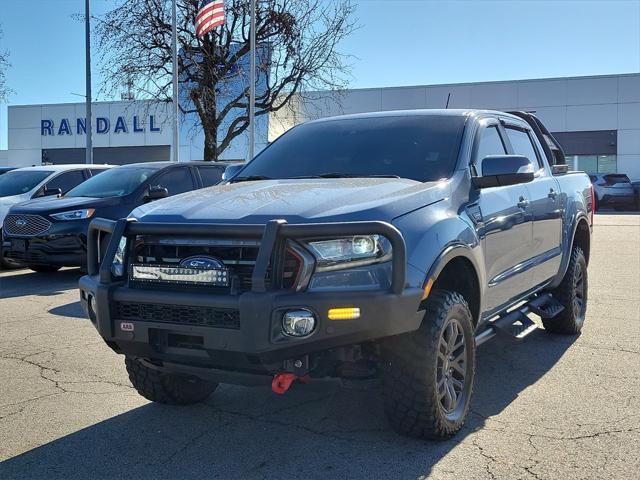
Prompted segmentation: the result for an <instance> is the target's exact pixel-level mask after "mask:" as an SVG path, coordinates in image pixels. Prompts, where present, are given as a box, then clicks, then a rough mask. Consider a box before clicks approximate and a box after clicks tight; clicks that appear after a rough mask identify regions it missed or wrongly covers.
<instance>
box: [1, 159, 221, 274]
mask: <svg viewBox="0 0 640 480" xmlns="http://www.w3.org/2000/svg"><path fill="white" fill-rule="evenodd" d="M225 167H226V165H225V164H221V163H213V162H189V163H172V162H149V163H137V164H131V165H123V166H120V167H116V168H112V169H110V170H108V171H106V172H104V173H102V174H100V175H97V176H95V177H93V178H91V179H89V180H87V181H86V182H84V183H82V184H81V185H78V186H77V187H75V188H73V189H72V190H70V191H69V192H68V193H67V194H66V195H64V196H62V197H59V198H44V199H36V200H30V201H27V202H23V203H20V204H18V205H15V206H13V207H12V208H11V209H10V210H9V213H8V215H7V217H6V218H5V220H4V226H3V229H2V231H3V243H2V247H3V248H2V254H3V256H4V257H5V258H7V259H10V260H13V261H18V262H20V263H22V264H24V265H27V266H28V267H29V268H31V269H32V270H35V271H37V272H48V271H55V270H58V269H60V268H61V267H65V266H84V265H85V264H86V239H87V229H88V227H89V222H90V221H91V220H92V219H93V218H95V217H103V218H110V219H118V218H122V217H126V216H127V215H128V214H129V212H131V211H132V210H133V209H134V208H136V207H138V206H140V205H142V204H144V203H146V202H150V201H152V200H156V199H159V198H164V197H168V196H171V195H177V194H179V193H184V192H188V191H191V190H196V189H199V188H203V187H208V186H211V185H215V184H216V183H218V182H219V181H220V180H221V178H222V174H223V173H224V170H225Z"/></svg>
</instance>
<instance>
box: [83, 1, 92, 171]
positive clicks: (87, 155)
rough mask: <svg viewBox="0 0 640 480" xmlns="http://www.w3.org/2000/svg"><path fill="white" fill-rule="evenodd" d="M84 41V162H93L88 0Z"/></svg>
mask: <svg viewBox="0 0 640 480" xmlns="http://www.w3.org/2000/svg"><path fill="white" fill-rule="evenodd" d="M84 37H85V38H84V41H85V79H86V82H87V85H86V97H87V98H86V101H85V103H86V106H87V114H86V117H87V118H86V119H85V131H86V135H87V144H86V149H85V162H86V163H88V164H92V163H93V139H92V136H91V133H92V131H91V125H92V123H93V122H92V121H91V17H90V11H89V0H85V1H84Z"/></svg>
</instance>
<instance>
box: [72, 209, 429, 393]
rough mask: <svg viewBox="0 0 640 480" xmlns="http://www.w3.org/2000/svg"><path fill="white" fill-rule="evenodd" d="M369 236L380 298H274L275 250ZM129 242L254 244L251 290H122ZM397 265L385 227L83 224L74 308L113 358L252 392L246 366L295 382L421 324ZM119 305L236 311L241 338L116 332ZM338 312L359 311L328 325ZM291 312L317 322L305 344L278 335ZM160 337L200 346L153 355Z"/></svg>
mask: <svg viewBox="0 0 640 480" xmlns="http://www.w3.org/2000/svg"><path fill="white" fill-rule="evenodd" d="M105 234H106V235H110V236H111V238H110V240H109V242H108V244H107V247H106V249H104V251H101V248H100V245H101V244H104V243H105V242H104V238H103V237H104V235H105ZM374 234H378V235H382V236H384V237H385V238H387V240H388V241H389V242H390V244H391V246H392V259H391V262H392V269H391V281H390V285H389V288H388V290H384V289H379V290H363V291H356V290H348V291H347V290H345V291H332V292H306V291H301V292H295V291H292V290H280V289H275V288H273V287H270V286H269V284H268V282H267V275H268V268H269V265H270V264H276V262H277V259H276V258H274V257H275V256H277V252H278V251H279V249H278V248H277V246H278V245H280V242H284V241H287V240H295V239H304V238H326V237H341V236H349V235H374ZM137 236H160V237H162V236H167V237H175V236H180V237H188V238H190V239H191V238H193V239H198V238H200V239H202V238H215V239H247V240H250V239H255V240H258V241H259V249H258V254H257V257H256V263H255V266H254V270H253V273H252V276H251V290H250V291H245V292H243V293H240V294H239V295H219V294H217V295H216V294H207V293H203V292H193V291H184V290H182V289H176V290H172V291H170V292H167V291H166V290H164V291H157V290H153V289H136V288H129V287H128V285H127V282H126V278H114V277H113V276H112V272H111V265H112V262H113V260H114V257H115V255H116V253H117V250H118V246H119V244H120V240H121V238H122V237H126V238H128V239H131V238H133V239H135V238H136V237H137ZM134 243H135V242H133V241H128V242H127V244H128V251H127V255H126V257H125V263H128V260H127V257H129V258H130V256H131V255H132V254H133V248H134ZM406 265H407V259H406V246H405V242H404V239H403V237H402V235H401V233H400V232H399V231H398V230H397V229H396V228H395V227H394V226H392V225H391V224H389V223H386V222H381V221H367V222H344V223H305V224H289V223H287V222H286V221H285V220H271V221H269V222H267V223H266V225H254V224H250V225H247V224H244V225H242V224H241V225H236V224H209V223H147V222H138V221H136V220H134V219H120V220H118V221H111V220H105V219H102V218H97V219H95V220H93V221H92V222H91V224H90V226H89V231H88V238H87V270H88V275H86V276H84V277H82V278H81V280H80V290H81V301H82V304H83V307H84V308H85V311H87V313H88V314H89V317H90V318H91V320H92V322H93V323H94V325H95V326H96V328H97V329H98V331H99V333H100V334H101V336H102V337H103V338H104V339H105V341H106V342H107V343H108V344H109V346H111V347H112V348H113V349H114V350H116V351H117V352H118V353H124V354H126V355H129V356H135V357H138V358H143V359H152V360H154V364H157V365H160V366H159V368H165V367H166V368H167V369H168V370H171V371H175V372H181V373H189V374H193V375H196V376H199V377H203V378H204V377H210V378H211V377H213V378H215V379H216V380H219V381H229V382H230V383H254V381H253V380H249V379H248V377H251V372H255V370H254V367H258V366H259V367H260V368H261V369H262V370H263V371H266V372H268V373H270V374H274V373H277V372H282V371H285V372H291V373H295V374H296V375H300V376H302V375H305V374H306V373H308V371H309V368H310V364H309V354H310V353H313V352H321V351H325V350H329V349H333V348H336V347H341V346H348V345H353V344H357V343H362V342H367V341H371V340H375V339H376V338H381V337H386V336H390V335H395V334H400V333H404V332H407V331H411V330H415V329H417V328H418V327H419V325H420V322H421V320H422V312H420V311H419V308H418V307H419V305H420V299H421V295H422V290H421V289H419V288H406V287H405V282H406ZM126 275H127V273H126V269H125V277H126ZM123 301H124V302H131V301H135V302H139V303H143V304H144V303H149V304H164V305H192V306H198V307H214V308H234V309H237V310H238V311H239V315H240V329H239V330H228V329H227V330H225V329H217V328H212V327H205V326H197V325H182V324H180V325H177V324H176V325H174V324H166V323H164V324H162V323H158V322H154V321H140V322H136V321H131V322H128V323H127V328H126V329H124V327H123V326H122V324H121V325H120V328H118V326H117V325H115V323H117V322H116V321H117V320H118V319H117V318H115V316H114V315H115V314H114V313H113V312H114V305H115V304H116V303H117V302H123ZM347 306H358V307H359V308H360V309H361V311H362V315H361V317H360V318H359V319H358V320H351V321H331V320H330V319H329V318H328V315H327V312H328V310H329V309H331V308H336V307H338V308H339V307H347ZM292 308H307V309H310V310H311V311H313V312H316V313H317V315H318V325H317V328H316V331H314V333H313V334H311V335H310V336H309V337H304V338H291V337H288V338H287V337H286V336H284V337H283V336H282V335H281V334H279V333H278V332H279V331H280V329H279V325H280V322H281V317H282V312H283V311H284V310H287V309H292ZM276 330H278V332H276ZM159 333H160V334H162V335H165V336H166V335H178V336H180V335H184V336H186V335H188V336H190V338H191V337H197V338H198V339H201V340H199V341H201V346H200V347H199V348H198V349H193V350H187V349H180V348H164V347H163V348H159V347H158V346H157V345H156V346H154V345H153V339H154V338H156V337H157V336H158V334H159ZM294 364H295V365H296V366H295V367H293V365H294ZM286 365H290V366H291V367H290V368H287V367H286ZM300 365H301V366H300ZM229 375H231V376H233V379H232V380H229ZM262 376H263V377H264V375H262ZM269 378H270V377H269Z"/></svg>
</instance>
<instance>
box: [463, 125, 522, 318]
mask: <svg viewBox="0 0 640 480" xmlns="http://www.w3.org/2000/svg"><path fill="white" fill-rule="evenodd" d="M503 135H504V133H503V129H502V126H501V125H500V123H499V122H498V121H497V120H496V119H488V120H485V121H484V124H481V128H480V130H479V132H478V134H477V136H476V139H475V145H474V149H473V150H474V154H473V155H472V157H473V163H474V165H475V169H476V173H477V175H482V159H483V158H484V157H486V156H488V155H504V154H506V153H507V148H506V146H505V145H506V142H505V141H504V140H503ZM476 193H477V196H478V197H477V204H476V205H475V209H476V210H475V212H476V214H475V215H472V216H471V217H472V218H473V219H474V221H475V222H476V225H475V227H476V231H477V233H478V237H479V238H480V241H481V242H482V243H483V247H484V248H483V250H484V261H485V272H486V278H487V282H488V288H487V294H486V303H485V307H486V308H485V310H486V311H490V310H495V309H497V308H498V307H500V306H502V305H504V304H506V303H508V302H510V301H511V300H514V299H516V298H517V297H519V296H520V295H522V294H523V293H524V292H525V291H527V290H528V289H529V288H530V287H531V273H530V271H528V270H526V269H523V268H522V266H523V264H524V263H525V262H526V261H527V260H528V259H529V258H530V257H531V243H532V240H533V232H532V221H531V214H530V212H529V204H528V199H527V189H526V187H525V186H524V185H522V184H520V185H509V186H504V187H502V186H501V187H492V188H483V189H480V190H477V191H476ZM478 210H479V212H478Z"/></svg>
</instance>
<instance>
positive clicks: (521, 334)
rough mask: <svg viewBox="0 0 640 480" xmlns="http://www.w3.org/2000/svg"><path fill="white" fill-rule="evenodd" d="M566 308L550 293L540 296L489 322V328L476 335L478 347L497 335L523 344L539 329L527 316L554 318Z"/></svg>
mask: <svg viewBox="0 0 640 480" xmlns="http://www.w3.org/2000/svg"><path fill="white" fill-rule="evenodd" d="M563 309H564V307H563V306H562V305H561V304H560V303H559V302H558V301H557V300H556V299H555V298H553V297H552V296H551V294H550V293H545V294H543V295H540V296H538V297H536V298H534V299H533V300H531V301H530V302H529V303H526V304H524V305H522V306H521V307H520V308H518V309H516V310H513V311H511V312H508V313H505V314H503V315H501V316H499V317H498V318H497V319H496V320H493V321H491V322H489V324H488V325H487V328H486V329H485V330H483V331H482V332H481V333H479V334H478V335H476V346H478V345H481V344H483V343H484V342H486V341H488V340H490V339H492V338H493V337H495V336H496V335H500V336H502V337H505V338H509V339H511V340H514V341H516V342H521V341H523V340H524V338H525V337H526V336H527V335H529V334H531V333H533V332H534V331H535V330H536V329H537V328H538V327H537V325H536V324H535V323H534V322H533V320H531V319H530V318H529V317H528V316H527V315H528V314H529V313H534V314H536V315H538V316H540V317H542V318H552V317H555V316H556V315H557V314H558V313H560V312H561V311H562V310H563Z"/></svg>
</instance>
